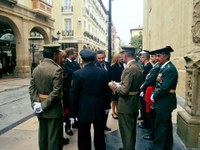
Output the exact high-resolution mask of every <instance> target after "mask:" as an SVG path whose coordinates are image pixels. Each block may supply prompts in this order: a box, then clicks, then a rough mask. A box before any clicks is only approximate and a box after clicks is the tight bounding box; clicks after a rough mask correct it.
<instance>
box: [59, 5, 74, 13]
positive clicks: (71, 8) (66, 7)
mask: <svg viewBox="0 0 200 150" xmlns="http://www.w3.org/2000/svg"><path fill="white" fill-rule="evenodd" d="M62 12H68V13H71V12H73V6H62Z"/></svg>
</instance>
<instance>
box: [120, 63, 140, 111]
mask: <svg viewBox="0 0 200 150" xmlns="http://www.w3.org/2000/svg"><path fill="white" fill-rule="evenodd" d="M142 82H143V75H142V70H141V68H140V67H139V65H138V64H137V63H136V62H135V61H132V62H130V63H129V64H128V65H127V67H126V68H125V69H124V70H123V72H122V76H121V82H120V83H119V84H120V86H119V87H118V88H117V92H118V94H119V102H118V112H119V113H124V114H133V113H135V112H136V111H138V109H139V107H140V96H139V90H140V86H141V84H142ZM129 92H138V93H137V94H136V95H129Z"/></svg>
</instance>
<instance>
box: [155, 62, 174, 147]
mask: <svg viewBox="0 0 200 150" xmlns="http://www.w3.org/2000/svg"><path fill="white" fill-rule="evenodd" d="M177 81H178V72H177V70H176V67H175V66H174V65H173V64H172V63H171V62H169V63H168V64H166V65H165V66H164V68H161V70H160V71H159V74H158V76H157V79H156V89H155V91H154V92H153V99H154V101H155V112H156V117H155V126H154V136H155V137H154V141H153V144H154V149H155V150H163V149H166V150H172V146H173V135H172V122H171V113H172V111H173V109H175V108H176V105H177V100H176V93H175V90H176V86H177Z"/></svg>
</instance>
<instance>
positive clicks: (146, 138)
mask: <svg viewBox="0 0 200 150" xmlns="http://www.w3.org/2000/svg"><path fill="white" fill-rule="evenodd" d="M143 139H145V140H153V137H152V136H151V135H145V136H143Z"/></svg>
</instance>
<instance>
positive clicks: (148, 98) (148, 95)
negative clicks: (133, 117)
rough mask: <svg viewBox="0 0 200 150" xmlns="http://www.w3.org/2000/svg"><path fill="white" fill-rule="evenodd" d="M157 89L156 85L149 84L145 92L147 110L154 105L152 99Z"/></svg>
mask: <svg viewBox="0 0 200 150" xmlns="http://www.w3.org/2000/svg"><path fill="white" fill-rule="evenodd" d="M154 89H155V86H148V87H147V89H146V93H145V102H146V112H150V111H151V107H150V106H154V102H152V101H151V95H152V93H153V91H154Z"/></svg>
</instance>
